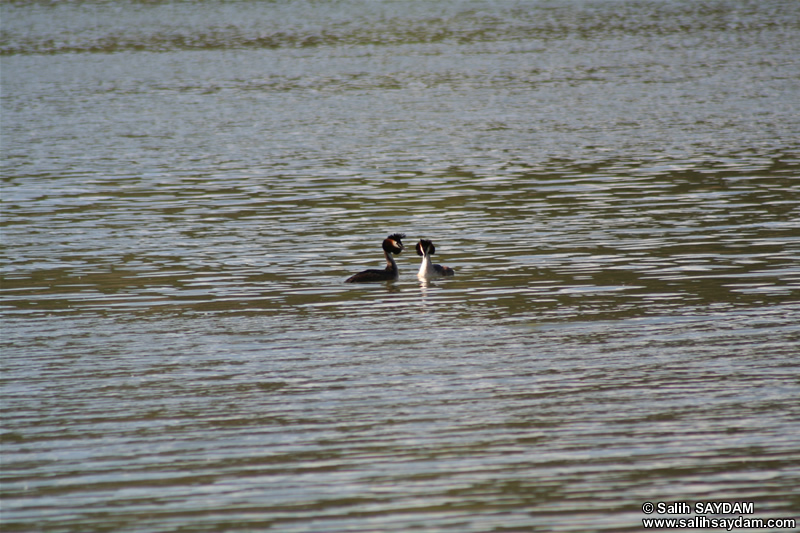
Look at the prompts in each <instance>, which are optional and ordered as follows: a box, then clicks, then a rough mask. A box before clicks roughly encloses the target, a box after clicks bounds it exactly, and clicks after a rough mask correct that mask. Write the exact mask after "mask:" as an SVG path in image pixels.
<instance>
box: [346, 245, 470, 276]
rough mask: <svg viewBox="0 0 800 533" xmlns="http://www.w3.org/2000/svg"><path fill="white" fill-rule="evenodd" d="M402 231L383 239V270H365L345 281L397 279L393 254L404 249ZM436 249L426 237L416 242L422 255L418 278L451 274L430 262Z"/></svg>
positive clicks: (397, 253) (449, 271)
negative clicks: (384, 259)
mask: <svg viewBox="0 0 800 533" xmlns="http://www.w3.org/2000/svg"><path fill="white" fill-rule="evenodd" d="M405 238H406V236H405V235H404V234H403V233H393V234H391V235H389V236H388V237H386V238H385V239H384V240H383V255H385V256H386V268H385V269H383V270H377V269H374V270H365V271H364V272H359V273H358V274H355V275H353V276H350V277H349V278H347V279H346V280H345V283H364V282H367V281H391V280H395V279H397V263H395V262H394V257H392V256H393V255H400V252H402V251H403V250H405V246H403V239H405ZM435 251H436V247H435V246H434V245H433V243H432V242H431V241H429V240H427V239H420V240H419V242H418V243H417V255H419V256H421V257H422V266H420V267H419V272H418V273H417V277H418V278H419V279H431V278H439V277H443V276H452V275H454V274H455V271H454V270H453V269H452V268H450V267H446V266H442V265H434V264H433V263H431V256H432V255H433V254H434V252H435Z"/></svg>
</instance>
